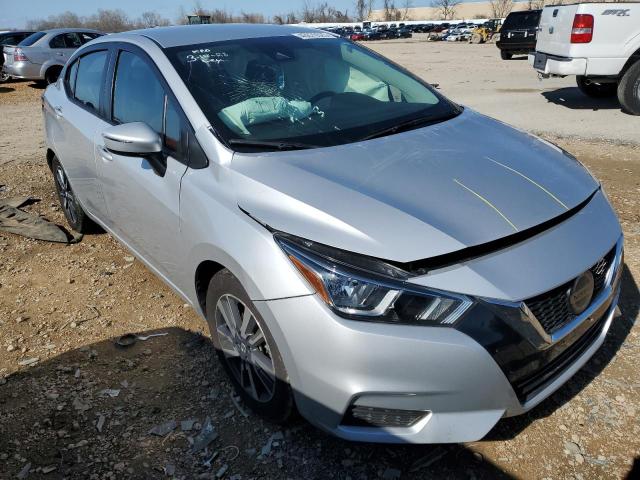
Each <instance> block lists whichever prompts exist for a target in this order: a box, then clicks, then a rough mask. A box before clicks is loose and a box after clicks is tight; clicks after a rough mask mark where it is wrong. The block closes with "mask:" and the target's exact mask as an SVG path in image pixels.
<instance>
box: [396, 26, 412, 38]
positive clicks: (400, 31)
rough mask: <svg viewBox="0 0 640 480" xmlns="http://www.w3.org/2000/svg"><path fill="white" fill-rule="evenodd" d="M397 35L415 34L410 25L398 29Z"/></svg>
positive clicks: (404, 36)
mask: <svg viewBox="0 0 640 480" xmlns="http://www.w3.org/2000/svg"><path fill="white" fill-rule="evenodd" d="M396 35H397V37H398V38H411V37H412V36H413V34H412V33H411V29H410V28H408V27H401V28H399V29H398V30H397V31H396Z"/></svg>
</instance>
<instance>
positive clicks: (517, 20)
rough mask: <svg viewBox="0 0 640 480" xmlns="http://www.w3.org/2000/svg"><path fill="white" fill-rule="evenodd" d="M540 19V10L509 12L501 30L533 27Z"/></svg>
mask: <svg viewBox="0 0 640 480" xmlns="http://www.w3.org/2000/svg"><path fill="white" fill-rule="evenodd" d="M539 21H540V11H535V12H516V13H510V14H509V16H508V17H507V19H506V20H505V21H504V25H503V26H502V29H503V30H516V29H519V28H535V27H537V26H538V22H539Z"/></svg>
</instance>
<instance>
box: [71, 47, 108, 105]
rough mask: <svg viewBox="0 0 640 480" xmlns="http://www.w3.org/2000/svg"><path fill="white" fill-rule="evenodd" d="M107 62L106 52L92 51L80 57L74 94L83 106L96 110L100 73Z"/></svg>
mask: <svg viewBox="0 0 640 480" xmlns="http://www.w3.org/2000/svg"><path fill="white" fill-rule="evenodd" d="M106 63H107V52H106V51H104V50H102V51H99V52H93V53H89V54H87V55H85V56H84V57H82V58H80V62H79V65H78V67H77V73H76V82H75V87H74V96H75V98H76V100H78V101H79V102H81V103H83V104H84V105H85V106H87V107H89V108H91V109H93V110H95V111H98V109H99V108H100V90H101V89H102V74H103V72H104V69H105V66H106Z"/></svg>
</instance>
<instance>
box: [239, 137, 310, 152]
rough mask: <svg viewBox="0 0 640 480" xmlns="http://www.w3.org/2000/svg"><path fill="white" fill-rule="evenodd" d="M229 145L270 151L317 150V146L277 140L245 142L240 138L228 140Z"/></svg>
mask: <svg viewBox="0 0 640 480" xmlns="http://www.w3.org/2000/svg"><path fill="white" fill-rule="evenodd" d="M228 142H229V145H237V146H241V147H255V148H261V147H262V148H268V149H272V150H304V149H308V148H318V145H312V144H310V143H300V142H285V141H278V140H248V139H247V140H245V139H242V138H231V139H229V141H228Z"/></svg>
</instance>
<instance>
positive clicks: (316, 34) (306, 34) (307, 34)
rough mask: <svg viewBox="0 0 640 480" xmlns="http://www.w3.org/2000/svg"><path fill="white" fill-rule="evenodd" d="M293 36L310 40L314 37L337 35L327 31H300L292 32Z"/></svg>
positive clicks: (332, 36)
mask: <svg viewBox="0 0 640 480" xmlns="http://www.w3.org/2000/svg"><path fill="white" fill-rule="evenodd" d="M292 35H293V36H294V37H298V38H301V39H303V40H312V39H315V38H336V37H337V35H334V34H333V33H329V32H300V33H294V34H292Z"/></svg>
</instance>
